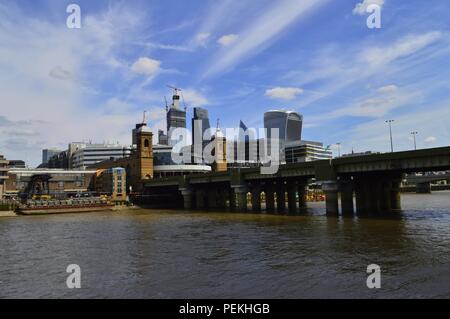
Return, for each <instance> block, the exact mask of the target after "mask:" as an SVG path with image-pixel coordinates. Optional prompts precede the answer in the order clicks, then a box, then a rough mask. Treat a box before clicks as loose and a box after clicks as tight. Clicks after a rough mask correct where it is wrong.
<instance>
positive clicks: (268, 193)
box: [264, 184, 275, 212]
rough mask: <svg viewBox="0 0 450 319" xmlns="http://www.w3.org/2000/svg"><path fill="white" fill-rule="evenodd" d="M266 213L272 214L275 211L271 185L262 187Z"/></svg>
mask: <svg viewBox="0 0 450 319" xmlns="http://www.w3.org/2000/svg"><path fill="white" fill-rule="evenodd" d="M264 193H265V195H266V196H265V200H266V211H268V212H273V211H274V210H275V196H274V187H273V184H266V186H265V187H264Z"/></svg>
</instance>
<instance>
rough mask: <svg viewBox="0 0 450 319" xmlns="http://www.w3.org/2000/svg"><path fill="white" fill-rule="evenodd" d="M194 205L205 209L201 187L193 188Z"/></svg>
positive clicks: (203, 193)
mask: <svg viewBox="0 0 450 319" xmlns="http://www.w3.org/2000/svg"><path fill="white" fill-rule="evenodd" d="M195 207H196V208H197V209H205V207H206V205H205V192H204V190H203V189H197V190H195Z"/></svg>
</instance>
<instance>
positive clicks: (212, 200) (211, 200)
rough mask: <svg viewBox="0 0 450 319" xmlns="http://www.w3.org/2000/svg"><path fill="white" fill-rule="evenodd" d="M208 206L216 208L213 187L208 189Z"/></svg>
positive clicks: (215, 195)
mask: <svg viewBox="0 0 450 319" xmlns="http://www.w3.org/2000/svg"><path fill="white" fill-rule="evenodd" d="M208 208H209V209H215V208H217V191H216V189H215V188H212V189H210V190H209V191H208Z"/></svg>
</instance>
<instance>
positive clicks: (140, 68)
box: [131, 57, 161, 75]
mask: <svg viewBox="0 0 450 319" xmlns="http://www.w3.org/2000/svg"><path fill="white" fill-rule="evenodd" d="M160 68H161V61H158V60H155V59H151V58H147V57H141V58H139V59H138V60H137V61H136V62H134V63H133V65H132V66H131V70H132V71H133V72H134V73H137V74H144V75H155V74H156V73H158V72H159V70H160Z"/></svg>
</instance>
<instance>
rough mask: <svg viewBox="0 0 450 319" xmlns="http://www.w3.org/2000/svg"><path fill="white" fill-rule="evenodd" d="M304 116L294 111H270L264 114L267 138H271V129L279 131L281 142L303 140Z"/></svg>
mask: <svg viewBox="0 0 450 319" xmlns="http://www.w3.org/2000/svg"><path fill="white" fill-rule="evenodd" d="M302 125H303V116H302V115H300V114H298V113H296V112H293V111H279V110H275V111H268V112H266V113H264V128H266V129H267V138H269V139H270V138H271V129H272V128H275V129H278V130H279V132H278V134H279V139H280V141H281V142H284V143H286V142H293V141H299V140H301V139H302Z"/></svg>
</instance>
